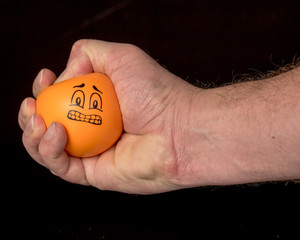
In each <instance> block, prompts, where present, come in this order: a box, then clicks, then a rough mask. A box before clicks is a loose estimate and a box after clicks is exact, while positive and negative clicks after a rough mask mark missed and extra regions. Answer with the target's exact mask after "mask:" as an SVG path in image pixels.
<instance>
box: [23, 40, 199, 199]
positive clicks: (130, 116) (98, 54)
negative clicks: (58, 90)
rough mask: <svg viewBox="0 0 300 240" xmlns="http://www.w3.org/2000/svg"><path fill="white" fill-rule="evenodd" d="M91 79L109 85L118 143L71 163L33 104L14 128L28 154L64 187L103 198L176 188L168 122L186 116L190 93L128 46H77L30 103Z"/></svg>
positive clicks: (38, 85)
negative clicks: (86, 189)
mask: <svg viewBox="0 0 300 240" xmlns="http://www.w3.org/2000/svg"><path fill="white" fill-rule="evenodd" d="M91 72H102V73H105V74H106V75H108V76H109V77H110V79H111V80H112V82H113V84H114V87H115V91H116V94H117V97H118V99H119V102H120V108H121V112H122V118H123V124H124V133H123V135H122V136H121V138H120V140H119V141H118V142H117V143H116V144H115V145H114V146H113V147H111V148H110V149H108V150H107V151H105V152H104V153H102V154H100V155H98V156H94V157H89V158H76V157H72V156H69V155H68V154H67V153H66V152H65V151H64V148H65V145H66V142H67V136H66V132H65V129H64V127H63V126H62V125H61V124H60V123H58V122H53V123H52V124H51V125H50V126H49V128H48V130H46V127H45V124H44V122H43V119H42V118H41V116H39V115H37V114H36V108H35V100H34V99H33V98H26V99H25V100H24V101H23V103H22V105H21V108H20V112H19V124H20V127H21V128H22V129H23V130H24V133H23V143H24V146H25V148H26V150H27V151H28V153H29V154H30V155H31V156H32V158H33V159H34V160H35V161H37V162H38V163H39V164H41V165H43V166H45V167H47V168H49V169H50V171H51V172H52V173H53V174H55V175H57V176H59V177H61V178H62V179H65V180H67V181H70V182H73V183H78V184H83V185H92V186H94V187H97V188H99V189H103V190H115V191H121V192H127V193H138V194H148V193H158V192H165V191H171V190H175V189H178V188H182V186H181V185H180V181H179V180H178V176H177V173H178V171H177V170H178V169H177V168H178V158H177V156H178V154H177V152H176V147H174V138H173V136H174V134H175V133H174V129H176V126H175V125H176V121H174V119H175V120H176V119H177V118H178V114H179V112H182V113H183V114H184V113H185V112H186V111H184V110H183V109H182V108H181V106H183V107H184V106H186V104H185V103H188V101H190V98H191V96H192V95H193V94H192V92H193V91H194V90H195V89H194V87H192V86H191V85H189V84H187V83H185V82H184V81H183V80H181V79H179V78H178V77H176V76H174V75H173V74H171V73H170V72H168V71H167V70H165V69H164V68H162V67H161V66H160V65H159V64H157V63H156V62H155V61H154V60H153V59H152V58H151V57H149V56H148V55H147V54H145V53H144V52H143V51H142V50H140V49H139V48H137V47H135V46H133V45H128V44H117V43H109V42H103V41H96V40H81V41H78V42H76V43H75V44H74V45H73V48H72V50H71V53H70V57H69V60H68V63H67V66H66V69H65V71H64V72H63V73H62V74H61V75H60V76H59V78H57V79H56V76H55V74H54V73H53V72H52V71H50V70H48V69H43V70H42V71H41V72H40V73H39V74H38V76H37V77H36V79H35V80H34V83H33V95H34V96H35V97H37V95H38V94H39V92H40V91H41V90H42V89H44V88H46V87H48V86H50V85H52V84H53V83H55V82H60V81H63V80H66V79H69V78H72V77H76V76H79V75H83V74H87V73H91ZM183 95H184V96H183ZM178 96H182V98H181V99H183V100H180V101H179V100H178Z"/></svg>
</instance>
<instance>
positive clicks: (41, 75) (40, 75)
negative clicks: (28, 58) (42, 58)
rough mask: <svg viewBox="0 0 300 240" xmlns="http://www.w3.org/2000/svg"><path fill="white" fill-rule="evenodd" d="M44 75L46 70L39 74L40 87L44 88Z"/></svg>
mask: <svg viewBox="0 0 300 240" xmlns="http://www.w3.org/2000/svg"><path fill="white" fill-rule="evenodd" d="M43 73H44V69H42V70H41V71H40V73H39V78H40V79H39V83H40V86H42V81H43V75H44V74H43Z"/></svg>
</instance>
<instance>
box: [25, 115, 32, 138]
mask: <svg viewBox="0 0 300 240" xmlns="http://www.w3.org/2000/svg"><path fill="white" fill-rule="evenodd" d="M34 118H35V116H34V115H32V116H31V117H30V118H29V120H28V125H27V127H26V128H25V131H24V134H25V135H27V136H28V135H30V134H31V133H33V132H34V128H35V124H34Z"/></svg>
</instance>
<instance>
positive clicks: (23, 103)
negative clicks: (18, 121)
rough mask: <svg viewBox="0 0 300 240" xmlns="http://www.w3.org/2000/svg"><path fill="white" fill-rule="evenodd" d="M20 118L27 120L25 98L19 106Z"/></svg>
mask: <svg viewBox="0 0 300 240" xmlns="http://www.w3.org/2000/svg"><path fill="white" fill-rule="evenodd" d="M21 116H22V118H23V119H26V118H27V98H25V100H24V101H23V102H22V105H21Z"/></svg>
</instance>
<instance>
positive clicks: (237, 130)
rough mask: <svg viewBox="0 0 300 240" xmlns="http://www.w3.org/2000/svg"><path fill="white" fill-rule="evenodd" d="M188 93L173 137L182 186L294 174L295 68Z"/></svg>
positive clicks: (297, 172) (299, 111)
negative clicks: (272, 74)
mask: <svg viewBox="0 0 300 240" xmlns="http://www.w3.org/2000/svg"><path fill="white" fill-rule="evenodd" d="M189 95H190V96H191V97H190V101H191V107H190V109H188V110H185V111H189V115H187V112H186V113H185V114H184V115H185V116H184V117H182V119H181V122H182V123H181V126H184V127H183V129H182V130H181V131H179V132H180V133H179V134H178V135H177V136H176V138H175V142H176V143H177V144H175V145H176V146H177V152H178V154H177V156H178V163H179V167H178V169H180V170H179V173H178V176H179V178H178V179H180V181H181V184H182V185H186V186H198V185H210V184H212V185H214V184H218V185H219V184H221V185H222V184H236V183H247V182H258V181H270V180H287V179H295V178H299V177H300V124H299V119H300V69H299V68H297V69H294V70H292V71H289V72H287V73H284V74H281V75H279V76H277V77H273V78H269V79H265V80H261V81H251V82H244V83H239V84H234V85H230V86H226V87H220V88H215V89H210V90H201V89H197V90H194V91H193V94H189ZM187 116H188V117H187Z"/></svg>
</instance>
